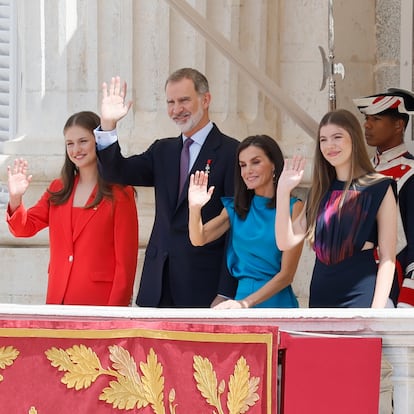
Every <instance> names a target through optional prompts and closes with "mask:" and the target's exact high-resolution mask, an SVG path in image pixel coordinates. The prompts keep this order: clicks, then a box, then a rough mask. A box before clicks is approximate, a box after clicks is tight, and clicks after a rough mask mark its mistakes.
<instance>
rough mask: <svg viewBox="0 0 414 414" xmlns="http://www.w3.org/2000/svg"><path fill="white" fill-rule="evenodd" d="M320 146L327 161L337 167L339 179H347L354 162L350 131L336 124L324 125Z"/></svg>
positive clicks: (321, 130) (321, 131)
mask: <svg viewBox="0 0 414 414" xmlns="http://www.w3.org/2000/svg"><path fill="white" fill-rule="evenodd" d="M319 148H320V150H321V153H322V155H323V157H324V158H325V159H326V161H328V162H329V163H330V164H331V165H332V166H333V167H335V170H336V173H337V176H338V179H340V180H344V181H346V180H347V179H348V177H349V174H350V172H351V162H352V159H351V156H352V139H351V136H350V135H349V133H348V132H347V131H346V130H345V129H343V128H341V127H340V126H338V125H335V124H327V125H325V126H322V127H321V129H320V134H319Z"/></svg>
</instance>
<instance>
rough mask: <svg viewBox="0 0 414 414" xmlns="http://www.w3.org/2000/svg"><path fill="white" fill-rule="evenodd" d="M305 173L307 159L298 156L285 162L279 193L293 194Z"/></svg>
mask: <svg viewBox="0 0 414 414" xmlns="http://www.w3.org/2000/svg"><path fill="white" fill-rule="evenodd" d="M304 171H305V158H304V157H302V156H300V155H296V156H294V157H293V158H290V159H287V160H285V165H284V167H283V171H282V174H281V175H280V177H279V181H278V184H277V188H278V192H289V193H290V192H291V191H292V190H293V189H294V188H295V187H297V186H298V185H299V183H300V182H301V181H302V178H303V173H304Z"/></svg>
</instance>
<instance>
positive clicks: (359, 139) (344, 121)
mask: <svg viewBox="0 0 414 414" xmlns="http://www.w3.org/2000/svg"><path fill="white" fill-rule="evenodd" d="M329 124H333V125H337V126H338V127H340V128H343V129H344V130H345V131H346V132H348V134H349V135H350V137H351V142H352V152H351V171H350V174H349V178H348V181H347V182H346V183H345V185H344V190H345V191H344V194H343V197H345V196H346V192H347V190H349V188H350V187H351V184H352V181H353V180H355V179H356V178H358V177H361V178H360V179H361V180H362V181H364V182H367V181H366V180H364V177H363V176H364V175H365V174H367V173H374V174H375V169H374V167H373V166H372V163H371V161H370V159H369V156H368V152H367V148H366V145H365V140H364V135H363V132H362V128H361V125H360V123H359V121H358V119H357V118H356V116H355V115H353V114H352V113H351V112H349V111H347V110H345V109H338V110H335V111H331V112H328V113H327V114H325V115H324V117H323V118H322V119H321V122H320V123H319V128H318V139H317V143H316V145H315V155H314V158H313V174H312V183H311V188H310V191H309V194H308V199H307V203H306V221H307V226H308V228H307V232H306V237H307V239H308V240H309V242H310V244H311V245H312V244H313V241H314V237H315V227H316V219H317V215H318V212H319V207H320V204H321V202H322V199H323V197H324V196H325V194H326V192H327V191H328V190H329V188H330V186H331V184H332V182H333V181H334V179H335V178H336V170H335V167H333V166H332V165H331V164H330V163H329V162H328V161H327V160H326V159H325V158H324V156H323V155H322V152H321V149H320V145H319V137H320V132H321V128H322V127H324V126H326V125H329ZM371 178H376V176H373V177H371ZM368 180H369V179H368Z"/></svg>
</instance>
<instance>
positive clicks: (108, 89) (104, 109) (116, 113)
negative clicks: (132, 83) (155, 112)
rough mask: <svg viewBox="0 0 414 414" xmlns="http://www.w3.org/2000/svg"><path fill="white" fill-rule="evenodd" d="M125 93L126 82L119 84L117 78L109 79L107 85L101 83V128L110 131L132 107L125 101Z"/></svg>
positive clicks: (130, 102) (129, 102)
mask: <svg viewBox="0 0 414 414" xmlns="http://www.w3.org/2000/svg"><path fill="white" fill-rule="evenodd" d="M126 93H127V84H126V82H125V81H124V82H121V78H120V77H119V76H115V77H113V78H111V82H110V83H109V85H108V84H107V83H106V82H103V83H102V103H101V128H102V130H104V131H111V130H113V129H115V128H116V124H117V122H118V121H119V120H120V119H122V118H123V117H124V116H125V115H126V114H127V113H128V111H129V108H131V106H132V101H127V102H126V101H125V97H126Z"/></svg>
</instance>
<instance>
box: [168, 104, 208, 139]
mask: <svg viewBox="0 0 414 414" xmlns="http://www.w3.org/2000/svg"><path fill="white" fill-rule="evenodd" d="M184 115H187V113H185V114H184ZM203 115H204V111H203V108H202V107H201V105H200V106H199V109H198V110H197V112H196V113H194V114H191V115H190V117H189V118H188V119H187V121H186V122H184V123H179V122H177V120H175V123H176V124H177V125H178V127H179V128H180V131H181V133H183V134H184V135H186V134H187V132H189V131H192V130H193V129H194V128H195V127H196V126H197V125H198V124H199V123H200V121H201V119H202V118H203Z"/></svg>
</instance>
